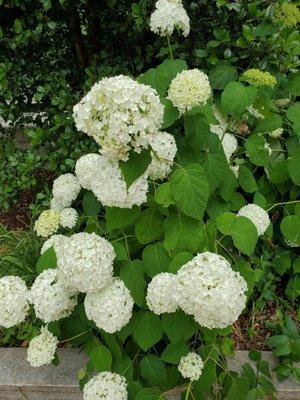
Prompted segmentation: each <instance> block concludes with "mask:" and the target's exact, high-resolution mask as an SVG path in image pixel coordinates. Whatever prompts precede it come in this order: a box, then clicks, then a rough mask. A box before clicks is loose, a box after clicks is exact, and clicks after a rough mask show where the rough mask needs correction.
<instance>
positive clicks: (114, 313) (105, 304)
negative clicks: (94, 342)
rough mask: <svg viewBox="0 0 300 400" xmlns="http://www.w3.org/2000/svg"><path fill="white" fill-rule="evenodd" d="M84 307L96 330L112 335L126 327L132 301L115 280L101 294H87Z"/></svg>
mask: <svg viewBox="0 0 300 400" xmlns="http://www.w3.org/2000/svg"><path fill="white" fill-rule="evenodd" d="M84 307H85V312H86V315H87V317H88V318H89V319H91V320H92V321H94V322H95V324H96V325H97V326H98V328H100V329H103V330H104V331H105V332H108V333H114V332H117V331H119V330H120V329H121V328H123V326H125V325H127V324H128V322H129V320H130V318H131V316H132V308H133V300H132V297H131V295H130V292H129V290H128V289H127V288H126V286H125V285H124V283H123V282H122V281H121V280H119V279H117V278H115V279H114V281H113V283H112V284H111V285H109V286H107V287H106V288H105V289H104V290H103V291H102V292H95V293H88V294H87V295H86V297H85V301H84Z"/></svg>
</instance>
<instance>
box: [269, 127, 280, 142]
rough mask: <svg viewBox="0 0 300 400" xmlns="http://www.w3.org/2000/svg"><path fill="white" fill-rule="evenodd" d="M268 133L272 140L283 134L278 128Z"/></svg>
mask: <svg viewBox="0 0 300 400" xmlns="http://www.w3.org/2000/svg"><path fill="white" fill-rule="evenodd" d="M268 133H269V136H271V137H272V138H273V139H278V138H280V137H281V135H282V134H283V129H282V128H278V129H275V130H274V131H272V132H268Z"/></svg>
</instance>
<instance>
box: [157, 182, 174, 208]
mask: <svg viewBox="0 0 300 400" xmlns="http://www.w3.org/2000/svg"><path fill="white" fill-rule="evenodd" d="M170 186H171V185H170V182H166V183H163V184H161V185H159V186H158V187H157V189H156V193H155V201H156V203H157V204H160V205H162V206H163V207H169V206H170V205H171V204H175V200H174V198H173V196H172V193H171V187H170Z"/></svg>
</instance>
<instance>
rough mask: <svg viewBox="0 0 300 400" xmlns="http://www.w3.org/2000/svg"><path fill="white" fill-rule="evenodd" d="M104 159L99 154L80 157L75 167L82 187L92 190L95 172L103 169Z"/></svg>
mask: <svg viewBox="0 0 300 400" xmlns="http://www.w3.org/2000/svg"><path fill="white" fill-rule="evenodd" d="M101 160H102V157H101V156H100V155H99V154H94V153H91V154H86V155H84V156H82V157H80V158H79V159H78V160H77V162H76V166H75V174H76V176H77V179H78V181H79V183H80V185H81V186H82V187H83V188H85V189H88V190H90V189H91V184H92V180H93V176H94V173H95V171H96V170H97V169H98V168H99V169H101V167H102V162H101Z"/></svg>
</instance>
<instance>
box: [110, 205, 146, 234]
mask: <svg viewBox="0 0 300 400" xmlns="http://www.w3.org/2000/svg"><path fill="white" fill-rule="evenodd" d="M139 214H140V207H138V206H133V207H132V208H118V207H106V209H105V219H106V226H107V229H108V231H109V232H110V231H112V230H114V229H119V228H123V227H124V226H127V225H130V224H131V223H132V222H133V221H134V220H135V219H136V218H137V217H138V215H139Z"/></svg>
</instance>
